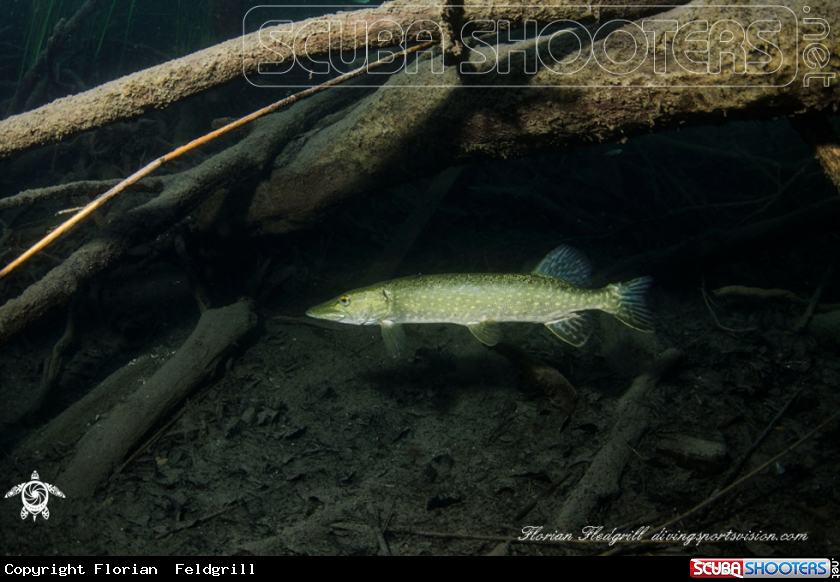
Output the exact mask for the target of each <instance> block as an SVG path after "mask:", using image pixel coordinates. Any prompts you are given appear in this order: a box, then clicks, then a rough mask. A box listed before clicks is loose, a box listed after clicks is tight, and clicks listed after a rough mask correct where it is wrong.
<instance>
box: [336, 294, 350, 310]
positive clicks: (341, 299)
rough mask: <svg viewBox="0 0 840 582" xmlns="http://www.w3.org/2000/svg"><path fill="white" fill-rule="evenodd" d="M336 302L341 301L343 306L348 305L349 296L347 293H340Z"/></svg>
mask: <svg viewBox="0 0 840 582" xmlns="http://www.w3.org/2000/svg"><path fill="white" fill-rule="evenodd" d="M338 302H339V303H341V304H342V305H343V306H344V307H347V306H348V305H350V296H349V295H342V296H341V297H339V298H338Z"/></svg>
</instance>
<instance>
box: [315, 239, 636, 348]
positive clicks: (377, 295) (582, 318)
mask: <svg viewBox="0 0 840 582" xmlns="http://www.w3.org/2000/svg"><path fill="white" fill-rule="evenodd" d="M589 275H590V267H589V262H588V261H587V260H586V258H585V257H584V256H583V254H582V253H580V251H577V250H576V249H573V248H572V247H568V246H565V245H563V246H560V247H558V248H556V249H554V250H553V251H552V252H551V253H549V254H548V256H546V258H545V259H543V261H542V262H541V263H540V264H539V266H538V267H537V268H536V270H535V271H534V272H533V273H529V274H493V273H487V274H451V275H417V276H414V277H403V278H401V279H394V280H391V281H385V282H382V283H377V284H376V285H371V286H369V287H364V288H362V289H356V290H354V291H350V292H348V293H345V294H343V295H340V296H339V297H336V298H335V299H332V300H331V301H328V302H326V303H324V304H322V305H318V306H316V307H313V308H312V309H310V310H309V311H307V312H306V314H307V315H309V316H310V317H315V318H318V319H327V320H332V321H339V322H342V323H348V324H354V325H380V326H381V328H382V337H383V339H384V340H385V347H386V349H387V351H388V353H389V354H390V355H391V356H393V357H397V356H398V355H399V353H400V352H401V351H402V350H403V348H404V344H405V334H404V332H403V330H402V327H401V325H402V324H404V323H456V324H461V325H466V326H467V327H468V328H469V329H470V331H471V332H472V333H473V335H475V336H476V337H477V338H478V339H479V340H481V341H482V342H483V343H485V344H487V345H495V344H496V343H498V341H499V340H500V338H501V332H500V329H499V326H498V325H497V324H498V323H500V322H508V321H519V322H532V323H542V324H545V325H546V327H548V328H549V329H550V330H551V331H552V332H553V333H554V334H555V335H557V336H558V337H559V338H560V339H562V340H564V341H566V342H568V343H570V344H572V345H575V346H580V345H583V344H584V343H585V342H586V340H587V339H588V338H589V336H590V335H591V333H592V328H591V324H590V322H589V320H588V318H587V317H586V314H585V312H587V311H591V310H600V311H605V312H607V313H611V314H613V315H614V316H615V317H617V318H618V319H619V320H621V321H622V322H624V323H625V324H627V325H629V326H630V327H633V328H636V329H639V330H642V331H649V330H651V329H652V327H653V326H652V318H651V316H650V313H649V311H648V310H647V307H646V305H645V303H644V293H645V292H646V291H647V289H648V288H649V287H650V285H651V283H652V279H651V278H650V277H641V278H639V279H634V280H632V281H629V282H627V283H619V284H612V285H607V286H606V287H603V288H601V289H587V288H586V286H587V285H588V283H589Z"/></svg>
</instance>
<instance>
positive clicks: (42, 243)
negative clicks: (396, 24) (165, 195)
mask: <svg viewBox="0 0 840 582" xmlns="http://www.w3.org/2000/svg"><path fill="white" fill-rule="evenodd" d="M437 42H438V41H436V40H432V41H428V42H424V43H422V44H419V45H417V46H413V47H411V48H408V49H405V50H404V51H401V52H400V53H398V54H396V55H390V56H388V57H386V58H384V59H380V60H378V61H375V62H373V63H371V64H369V65H364V66H362V67H359V68H358V69H354V70H353V71H350V72H349V73H345V74H343V75H340V76H338V77H336V78H335V79H330V80H329V81H327V82H326V83H322V84H321V85H318V86H316V87H310V88H309V89H306V90H304V91H301V92H300V93H295V94H294V95H290V96H288V97H286V98H285V99H281V100H280V101H277V102H276V103H272V104H271V105H269V106H267V107H263V108H262V109H259V110H257V111H255V112H253V113H251V114H250V115H246V116H245V117H243V118H241V119H238V120H236V121H234V122H232V123H229V124H227V125H225V126H224V127H221V128H219V129H217V130H216V131H212V132H210V133H208V134H207V135H204V136H202V137H199V138H197V139H194V140H193V141H191V142H190V143H188V144H186V145H183V146H181V147H179V148H178V149H176V150H173V151H171V152H169V153H168V154H166V155H165V156H161V157H159V158H157V159H156V160H154V161H153V162H151V163H149V164H148V165H146V166H145V167H143V168H141V169H140V170H138V171H137V172H135V173H133V174H132V175H131V176H129V177H128V178H126V179H125V180H123V181H122V182H120V183H119V184H117V185H116V186H114V187H113V188H111V189H110V190H108V191H107V192H105V193H104V194H102V195H100V196H99V197H98V198H95V199H94V200H92V201H91V202H89V203H88V204H87V205H86V206H84V207H83V208H82V209H81V210H79V212H77V213H76V214H74V215H73V216H72V217H70V218H69V219H68V220H66V221H65V222H63V223H62V224H61V225H60V226H59V227H58V228H56V229H55V230H53V231H52V232H51V233H49V234H48V235H47V236H45V237H44V238H42V239H41V240H39V241H38V242H37V243H35V244H34V245H33V246H32V247H30V248H29V250H27V251H26V252H25V253H23V254H22V255H21V256H20V257H18V258H17V259H15V260H14V261H12V262H11V263H9V264H8V265H7V266H6V267H5V268H4V269H3V270H2V271H0V279H2V278H3V277H5V276H6V275H8V274H9V273H11V272H12V271H14V270H15V269H17V268H18V267H19V266H21V265H22V264H23V263H25V262H26V261H28V260H29V259H31V258H32V257H33V256H35V255H36V254H37V253H38V252H40V251H41V250H43V249H44V248H45V247H46V246H47V245H49V244H50V243H52V242H53V241H55V240H56V239H57V238H59V237H60V236H61V235H63V234H64V233H66V232H67V231H69V230H70V229H71V228H73V227H74V226H76V225H77V224H79V223H80V222H81V221H82V220H84V219H85V218H87V217H88V216H90V214H91V213H93V212H94V211H95V210H96V209H98V208H99V207H101V206H102V205H103V204H105V203H106V202H108V201H109V200H110V199H111V198H113V197H114V196H116V195H117V194H119V193H120V192H122V191H123V190H125V189H126V188H128V187H129V186H131V185H132V184H135V183H137V182H139V181H140V180H142V179H143V178H145V177H146V176H148V175H149V174H151V173H152V172H154V171H155V170H157V169H158V168H159V167H161V166H162V165H163V164H165V163H166V162H169V161H172V160H174V159H175V158H177V157H179V156H182V155H184V154H185V153H187V152H189V151H191V150H193V149H195V148H197V147H198V146H201V145H204V144H206V143H207V142H210V141H212V140H214V139H216V138H217V137H219V136H221V135H224V134H226V133H228V132H231V131H233V130H234V129H238V128H240V127H242V126H243V125H246V124H248V123H251V122H252V121H254V120H255V119H258V118H260V117H263V116H264V115H268V114H269V113H274V112H275V111H277V110H278V109H280V108H282V107H285V106H286V105H291V104H292V103H295V102H297V101H299V100H300V99H303V98H304V97H309V96H310V95H314V94H315V93H318V92H320V91H323V90H324V89H327V88H328V87H333V86H335V85H339V84H341V83H343V82H344V81H347V80H349V79H352V78H354V77H358V76H359V75H361V74H362V73H365V72H367V71H368V70H370V69H373V68H376V67H379V66H381V65H384V64H387V63H391V62H393V61H394V60H395V59H396V57H397V56H400V55H410V54H412V53H415V52H417V51H421V50H424V49H427V48H429V47H430V46H432V45H434V44H436V43H437Z"/></svg>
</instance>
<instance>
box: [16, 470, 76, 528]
mask: <svg viewBox="0 0 840 582" xmlns="http://www.w3.org/2000/svg"><path fill="white" fill-rule="evenodd" d="M18 493H20V498H21V500H22V501H23V509H21V510H20V518H21V519H26V518H27V516H29V515H30V514H31V515H32V521H35V518H36V517H37V516H38V514H39V513H40V514H41V515H43V516H44V519H49V518H50V510H49V509H47V502H48V501H49V499H50V493H52V494H53V495H56V496H58V497H64V493H62V492H61V491H60V490H59V488H58V487H56V486H55V485H50V484H49V483H42V482H41V481H39V477H38V471H33V472H32V481H30V482H28V483H21V484H20V485H15V486H14V487H12V488H11V490H10V491H9V492H8V493H6V499H8V498H9V497H14V496H15V495H17V494H18Z"/></svg>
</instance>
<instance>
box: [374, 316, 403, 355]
mask: <svg viewBox="0 0 840 582" xmlns="http://www.w3.org/2000/svg"><path fill="white" fill-rule="evenodd" d="M379 327H380V328H381V329H382V340H383V341H384V342H385V351H386V352H388V355H389V356H391V357H392V358H399V357H400V354H402V353H403V351H405V331H404V330H403V328H402V326H401V325H400V324H399V323H394V322H392V321H382V322H381V323H380V324H379Z"/></svg>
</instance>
